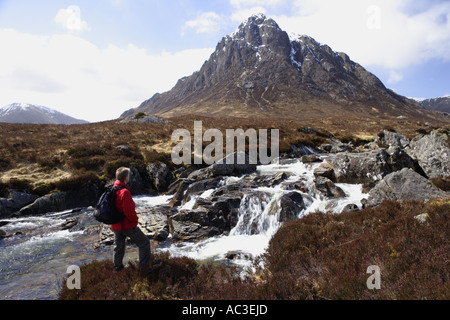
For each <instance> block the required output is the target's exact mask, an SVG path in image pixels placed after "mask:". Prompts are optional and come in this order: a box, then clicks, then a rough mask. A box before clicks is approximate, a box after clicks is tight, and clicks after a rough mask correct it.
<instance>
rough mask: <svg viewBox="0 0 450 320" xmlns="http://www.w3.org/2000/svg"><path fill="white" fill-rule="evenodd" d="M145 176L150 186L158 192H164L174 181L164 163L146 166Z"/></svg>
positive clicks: (172, 175)
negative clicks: (146, 175)
mask: <svg viewBox="0 0 450 320" xmlns="http://www.w3.org/2000/svg"><path fill="white" fill-rule="evenodd" d="M147 174H148V177H149V179H150V182H151V184H152V186H153V187H154V188H155V190H158V191H159V192H161V191H166V190H167V189H168V187H169V186H170V184H171V183H172V182H173V181H174V180H175V176H174V174H173V173H172V172H171V171H170V168H169V166H168V165H167V164H165V163H149V164H148V165H147Z"/></svg>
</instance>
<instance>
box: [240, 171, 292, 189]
mask: <svg viewBox="0 0 450 320" xmlns="http://www.w3.org/2000/svg"><path fill="white" fill-rule="evenodd" d="M289 176H290V175H289V174H288V173H286V172H279V173H276V174H273V175H258V174H250V175H248V176H245V177H244V178H243V179H242V183H245V184H246V187H247V188H249V187H251V188H258V187H269V188H270V187H274V186H276V185H279V184H280V183H282V182H283V181H284V180H286V179H287V178H289Z"/></svg>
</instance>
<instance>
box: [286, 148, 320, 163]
mask: <svg viewBox="0 0 450 320" xmlns="http://www.w3.org/2000/svg"><path fill="white" fill-rule="evenodd" d="M315 153H318V152H317V150H315V149H314V148H311V147H308V146H304V145H298V146H296V145H292V146H291V150H290V152H289V154H288V156H289V157H291V158H301V157H303V156H306V155H310V154H315ZM286 160H288V159H286ZM295 161H298V160H295Z"/></svg>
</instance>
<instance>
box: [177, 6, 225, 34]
mask: <svg viewBox="0 0 450 320" xmlns="http://www.w3.org/2000/svg"><path fill="white" fill-rule="evenodd" d="M220 20H221V18H220V16H219V15H218V14H217V13H215V12H211V11H210V12H204V13H202V14H200V15H199V16H198V17H196V18H195V19H192V20H189V21H186V23H185V24H184V26H183V29H182V33H181V34H182V35H184V34H185V32H186V30H188V29H194V30H195V32H196V33H199V34H204V33H214V32H217V31H218V29H219V26H220Z"/></svg>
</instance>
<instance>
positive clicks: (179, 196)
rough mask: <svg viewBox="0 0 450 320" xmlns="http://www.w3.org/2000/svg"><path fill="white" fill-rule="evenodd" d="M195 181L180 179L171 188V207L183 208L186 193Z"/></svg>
mask: <svg viewBox="0 0 450 320" xmlns="http://www.w3.org/2000/svg"><path fill="white" fill-rule="evenodd" d="M194 182H195V180H191V179H179V180H177V181H176V182H174V183H173V184H172V185H171V186H170V187H169V192H170V193H169V194H173V197H172V200H170V203H169V205H170V206H172V207H178V206H181V205H182V204H183V202H184V200H185V198H186V197H185V192H186V190H187V188H188V187H189V186H190V185H191V184H192V183H194Z"/></svg>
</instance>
